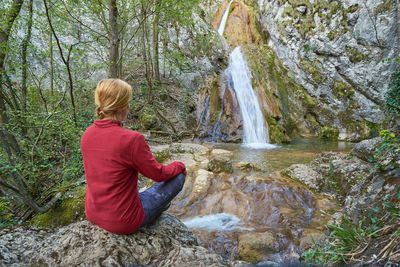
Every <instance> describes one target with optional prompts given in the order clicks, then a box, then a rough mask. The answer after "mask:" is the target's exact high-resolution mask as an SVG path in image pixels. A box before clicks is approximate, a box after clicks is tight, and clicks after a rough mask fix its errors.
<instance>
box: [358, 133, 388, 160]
mask: <svg viewBox="0 0 400 267" xmlns="http://www.w3.org/2000/svg"><path fill="white" fill-rule="evenodd" d="M380 140H381V139H380V138H379V137H377V138H374V139H367V140H363V141H361V142H359V143H357V144H355V145H354V147H353V149H352V150H351V154H352V155H354V156H356V157H358V158H360V159H362V160H365V161H369V160H371V159H373V158H374V152H375V146H376V145H377V144H378V143H379V142H380Z"/></svg>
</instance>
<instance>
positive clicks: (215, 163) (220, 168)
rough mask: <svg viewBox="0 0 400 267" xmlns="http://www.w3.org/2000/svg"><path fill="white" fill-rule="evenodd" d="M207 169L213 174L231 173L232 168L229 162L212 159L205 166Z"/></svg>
mask: <svg viewBox="0 0 400 267" xmlns="http://www.w3.org/2000/svg"><path fill="white" fill-rule="evenodd" d="M207 169H208V170H209V171H211V172H214V173H220V172H226V173H232V172H233V167H232V163H231V162H230V161H229V160H222V159H221V160H219V159H212V160H210V162H209V163H208V165H207Z"/></svg>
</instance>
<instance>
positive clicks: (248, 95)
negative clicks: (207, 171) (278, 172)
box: [218, 1, 276, 149]
mask: <svg viewBox="0 0 400 267" xmlns="http://www.w3.org/2000/svg"><path fill="white" fill-rule="evenodd" d="M232 2H233V1H230V2H229V5H228V7H227V8H226V10H225V12H224V15H223V16H222V18H221V22H220V25H219V27H218V33H219V34H220V35H221V36H222V35H223V33H224V29H225V25H226V21H227V19H228V16H229V8H230V6H231V4H232ZM225 74H226V75H227V77H228V80H230V81H232V85H233V90H234V91H235V92H236V96H237V99H238V102H239V106H240V111H241V114H242V118H243V129H244V136H243V143H244V145H245V146H247V147H249V148H256V149H260V148H262V149H268V148H275V147H276V146H274V145H271V144H268V142H269V137H268V131H267V128H266V127H265V119H264V116H263V114H262V112H261V108H260V104H259V103H258V99H257V95H256V94H255V92H254V90H253V87H252V85H251V72H250V69H249V67H248V65H247V62H246V60H245V59H244V57H243V54H242V52H241V50H240V47H239V46H238V47H236V48H235V49H233V51H232V53H231V54H230V57H229V66H228V68H227V69H226V71H225ZM220 116H221V114H220ZM220 116H219V117H220Z"/></svg>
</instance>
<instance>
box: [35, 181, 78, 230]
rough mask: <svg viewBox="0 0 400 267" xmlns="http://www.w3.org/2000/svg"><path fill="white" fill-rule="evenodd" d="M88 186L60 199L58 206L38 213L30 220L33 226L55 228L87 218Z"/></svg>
mask: <svg viewBox="0 0 400 267" xmlns="http://www.w3.org/2000/svg"><path fill="white" fill-rule="evenodd" d="M85 193H86V186H82V187H79V188H78V189H76V190H75V191H74V192H71V193H67V197H65V198H64V199H62V200H61V201H60V200H59V202H58V204H56V206H55V207H54V208H53V209H51V210H49V211H47V212H46V213H43V214H40V215H37V216H36V217H35V218H33V219H32V220H31V222H30V224H31V225H33V226H38V227H46V228H54V227H59V226H65V225H69V224H71V223H74V222H78V221H81V220H83V219H84V218H86V216H85Z"/></svg>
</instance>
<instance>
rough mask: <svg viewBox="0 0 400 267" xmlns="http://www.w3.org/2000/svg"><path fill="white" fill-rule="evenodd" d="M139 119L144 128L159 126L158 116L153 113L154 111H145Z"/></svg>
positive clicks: (150, 128)
mask: <svg viewBox="0 0 400 267" xmlns="http://www.w3.org/2000/svg"><path fill="white" fill-rule="evenodd" d="M139 119H140V123H141V124H142V127H143V129H146V130H154V129H157V128H159V122H158V118H157V117H156V116H155V115H154V114H153V113H152V111H149V110H146V111H144V113H142V114H141V115H140V117H139Z"/></svg>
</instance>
